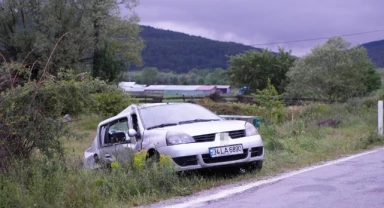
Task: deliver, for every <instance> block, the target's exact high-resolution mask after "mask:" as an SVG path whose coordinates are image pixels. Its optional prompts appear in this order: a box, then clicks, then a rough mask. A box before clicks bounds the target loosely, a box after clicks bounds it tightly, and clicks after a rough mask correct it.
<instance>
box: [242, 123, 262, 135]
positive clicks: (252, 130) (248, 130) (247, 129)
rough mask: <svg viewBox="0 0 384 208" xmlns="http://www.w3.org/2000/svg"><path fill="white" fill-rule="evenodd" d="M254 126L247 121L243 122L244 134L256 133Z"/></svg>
mask: <svg viewBox="0 0 384 208" xmlns="http://www.w3.org/2000/svg"><path fill="white" fill-rule="evenodd" d="M258 134H259V132H258V131H257V129H256V127H255V126H254V125H252V124H250V123H248V122H246V123H245V136H253V135H258Z"/></svg>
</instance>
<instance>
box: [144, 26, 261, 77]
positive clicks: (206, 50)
mask: <svg viewBox="0 0 384 208" xmlns="http://www.w3.org/2000/svg"><path fill="white" fill-rule="evenodd" d="M142 29H143V30H142V32H141V37H142V38H143V40H144V42H145V45H146V47H145V49H144V51H143V53H142V57H143V60H144V66H152V67H157V68H158V69H169V70H172V71H176V72H188V71H189V70H191V69H193V68H198V69H204V68H224V69H225V68H227V67H228V63H227V61H228V59H227V57H226V55H234V54H238V53H242V52H244V51H246V50H251V49H256V50H260V49H257V48H254V47H252V46H246V45H243V44H239V43H234V42H221V41H215V40H210V39H207V38H203V37H200V36H193V35H188V34H184V33H180V32H174V31H170V30H163V29H156V28H153V27H149V26H142Z"/></svg>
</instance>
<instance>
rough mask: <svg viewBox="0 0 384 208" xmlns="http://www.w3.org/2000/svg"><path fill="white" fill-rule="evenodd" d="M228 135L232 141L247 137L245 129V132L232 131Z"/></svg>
mask: <svg viewBox="0 0 384 208" xmlns="http://www.w3.org/2000/svg"><path fill="white" fill-rule="evenodd" d="M228 133H229V136H230V137H231V138H232V139H237V138H242V137H245V130H244V129H243V130H236V131H230V132H228Z"/></svg>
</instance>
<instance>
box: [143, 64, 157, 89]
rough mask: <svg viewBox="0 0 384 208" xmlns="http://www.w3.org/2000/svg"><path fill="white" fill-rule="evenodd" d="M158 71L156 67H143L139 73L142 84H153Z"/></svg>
mask: <svg viewBox="0 0 384 208" xmlns="http://www.w3.org/2000/svg"><path fill="white" fill-rule="evenodd" d="M158 73H159V71H158V70H157V68H156V67H145V68H144V69H143V71H142V74H141V76H142V77H141V80H142V81H143V84H148V85H150V84H154V82H155V80H156V77H157V75H158Z"/></svg>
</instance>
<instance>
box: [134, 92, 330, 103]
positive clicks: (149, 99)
mask: <svg viewBox="0 0 384 208" xmlns="http://www.w3.org/2000/svg"><path fill="white" fill-rule="evenodd" d="M131 96H132V97H134V98H136V99H138V101H139V102H140V103H161V102H198V101H199V100H201V99H204V98H206V97H208V98H210V99H212V100H213V101H216V102H224V103H225V102H238V103H247V104H258V102H257V99H255V97H254V96H247V95H238V96H227V95H220V96H186V95H181V96H169V97H164V96H163V95H145V94H144V95H131ZM280 100H281V101H282V102H283V103H284V104H286V105H302V104H305V103H308V102H320V103H331V102H332V101H330V100H327V99H316V98H302V97H291V98H290V97H280Z"/></svg>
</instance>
